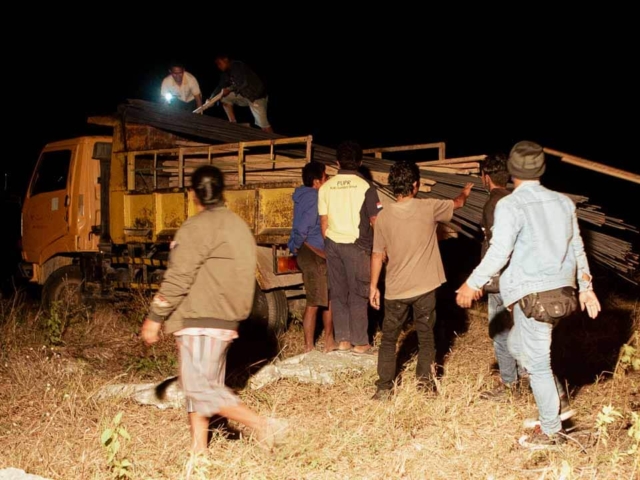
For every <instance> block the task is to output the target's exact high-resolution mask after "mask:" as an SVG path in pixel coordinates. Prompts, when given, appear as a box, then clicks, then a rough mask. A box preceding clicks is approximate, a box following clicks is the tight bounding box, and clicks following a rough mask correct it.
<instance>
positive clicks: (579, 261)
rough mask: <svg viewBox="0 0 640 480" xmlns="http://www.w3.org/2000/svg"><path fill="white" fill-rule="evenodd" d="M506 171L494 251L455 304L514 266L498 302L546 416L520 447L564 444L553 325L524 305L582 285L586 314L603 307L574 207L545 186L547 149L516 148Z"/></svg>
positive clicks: (531, 144)
mask: <svg viewBox="0 0 640 480" xmlns="http://www.w3.org/2000/svg"><path fill="white" fill-rule="evenodd" d="M507 168H508V170H509V173H510V174H511V177H512V178H513V184H514V187H515V188H514V191H513V193H511V195H507V196H506V197H504V198H502V199H501V200H500V201H499V202H498V203H497V205H496V209H495V221H494V225H493V232H492V233H493V235H492V238H491V244H490V246H489V250H488V251H487V253H486V254H485V256H484V257H483V259H482V261H481V262H480V265H478V266H477V267H476V269H475V270H474V271H473V273H472V274H471V276H470V277H469V278H468V279H467V281H466V282H465V283H463V284H462V286H461V287H460V288H459V289H458V296H457V298H456V302H457V303H458V305H459V306H461V307H463V308H469V307H470V306H471V304H472V302H473V301H474V300H477V299H478V298H480V296H481V295H482V287H483V286H484V285H485V284H486V283H487V282H488V281H489V279H490V278H491V277H492V276H493V275H495V274H496V273H498V272H499V271H500V270H501V269H502V268H503V267H504V266H505V265H507V262H508V263H509V265H508V266H507V267H506V269H505V270H504V272H503V273H502V275H501V276H500V295H501V296H502V299H503V301H504V304H505V306H507V308H509V309H510V310H511V311H512V312H513V321H514V327H513V328H512V329H511V332H510V333H509V338H508V342H507V343H508V348H509V351H510V353H511V354H512V355H513V357H514V358H515V359H516V360H517V361H518V362H519V363H520V364H521V365H522V366H523V367H524V368H525V369H526V370H527V372H528V373H529V379H530V384H531V390H533V396H534V397H535V400H536V404H537V406H538V413H539V417H540V425H539V426H536V429H535V430H534V433H533V434H532V435H530V436H529V438H528V440H525V441H523V442H521V443H522V444H524V445H525V446H532V447H534V448H535V447H540V446H547V445H557V444H561V443H564V442H565V441H566V433H565V432H564V430H563V429H562V422H561V411H560V392H559V391H558V388H557V386H556V382H555V377H554V375H553V371H552V370H551V334H552V330H553V324H552V323H546V322H545V321H544V320H536V319H535V318H533V315H534V314H533V313H532V314H531V315H532V316H527V315H525V313H524V310H523V308H524V307H525V306H526V302H524V300H529V299H531V295H534V298H535V296H537V295H538V294H540V293H543V292H555V291H559V290H560V289H563V288H567V287H568V288H571V289H575V287H576V279H577V283H578V287H579V292H580V293H579V303H580V307H581V309H582V310H585V309H586V310H587V313H588V315H589V317H591V318H596V317H597V316H598V313H599V312H600V302H599V301H598V298H597V297H596V294H595V293H594V292H593V287H592V285H591V280H592V277H591V273H590V270H589V264H588V262H587V256H586V254H585V251H584V244H583V241H582V237H581V236H580V228H579V226H578V218H577V216H576V206H575V204H574V203H573V201H572V200H571V199H570V198H569V197H567V196H566V195H563V194H561V193H558V192H554V191H552V190H549V189H547V188H545V187H543V186H542V185H541V184H540V177H541V176H542V174H543V173H544V171H545V158H544V151H543V149H542V147H541V146H540V145H538V144H536V143H534V142H529V141H523V142H519V143H517V144H516V145H514V147H513V148H512V149H511V153H510V154H509V159H508V161H507ZM532 301H533V300H532ZM535 301H536V302H537V301H538V300H535ZM524 438H525V437H523V439H524Z"/></svg>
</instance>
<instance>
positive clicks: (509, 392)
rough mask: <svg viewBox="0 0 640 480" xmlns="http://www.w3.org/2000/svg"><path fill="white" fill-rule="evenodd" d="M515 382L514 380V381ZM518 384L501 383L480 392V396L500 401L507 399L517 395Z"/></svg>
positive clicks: (484, 398)
mask: <svg viewBox="0 0 640 480" xmlns="http://www.w3.org/2000/svg"><path fill="white" fill-rule="evenodd" d="M514 383H515V382H514ZM518 393H519V392H518V386H517V385H514V384H509V383H501V384H500V385H498V386H497V387H496V388H494V389H493V390H487V391H486V392H482V393H481V394H480V398H481V399H483V400H493V401H494V402H501V401H506V400H509V399H511V398H513V397H515V396H517V395H518Z"/></svg>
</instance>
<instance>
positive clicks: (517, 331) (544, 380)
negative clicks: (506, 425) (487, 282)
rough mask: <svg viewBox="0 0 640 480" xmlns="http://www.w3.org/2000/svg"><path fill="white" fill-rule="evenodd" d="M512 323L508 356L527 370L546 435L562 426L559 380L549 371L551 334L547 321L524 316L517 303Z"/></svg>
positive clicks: (551, 328)
mask: <svg viewBox="0 0 640 480" xmlns="http://www.w3.org/2000/svg"><path fill="white" fill-rule="evenodd" d="M513 323H514V326H513V328H512V329H511V333H510V334H509V339H508V346H509V352H511V355H513V357H514V358H515V359H516V360H517V361H518V362H519V363H520V364H521V365H522V366H523V367H524V368H525V369H526V371H527V372H528V373H529V383H530V384H531V390H532V391H533V396H534V398H535V400H536V404H537V405H538V413H539V416H540V427H541V428H542V431H543V432H544V433H546V434H547V435H550V434H553V433H556V432H558V431H560V429H561V428H562V422H561V421H560V392H561V391H562V390H559V383H558V380H557V378H556V377H555V375H554V374H553V372H552V370H551V334H552V331H553V327H552V326H551V325H550V324H548V323H543V322H538V321H537V320H534V319H533V318H527V317H525V316H524V313H522V309H521V308H520V305H518V303H515V304H514V305H513Z"/></svg>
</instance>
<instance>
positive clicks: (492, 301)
mask: <svg viewBox="0 0 640 480" xmlns="http://www.w3.org/2000/svg"><path fill="white" fill-rule="evenodd" d="M488 304H489V336H490V337H491V339H492V340H493V350H494V352H495V354H496V360H498V368H499V369H500V378H501V379H502V383H504V384H511V383H513V382H515V381H516V380H518V376H520V377H522V376H523V375H524V373H525V372H524V369H523V368H522V367H521V366H520V365H519V364H518V362H516V359H515V358H513V356H511V353H509V348H508V347H507V339H508V338H509V332H510V331H511V327H512V323H513V322H512V320H511V313H509V311H508V310H507V308H506V307H505V305H504V303H503V302H502V297H501V296H500V294H499V293H489V294H488Z"/></svg>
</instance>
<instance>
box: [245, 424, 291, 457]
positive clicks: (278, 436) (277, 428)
mask: <svg viewBox="0 0 640 480" xmlns="http://www.w3.org/2000/svg"><path fill="white" fill-rule="evenodd" d="M288 431H289V422H288V421H287V420H283V419H278V418H267V422H266V424H265V426H264V427H263V428H261V429H259V430H256V431H255V434H254V435H255V439H256V440H257V442H258V445H260V447H262V448H264V449H265V450H267V451H269V452H270V451H272V450H273V448H274V447H278V446H280V445H282V444H283V443H285V438H286V436H287V434H288Z"/></svg>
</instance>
